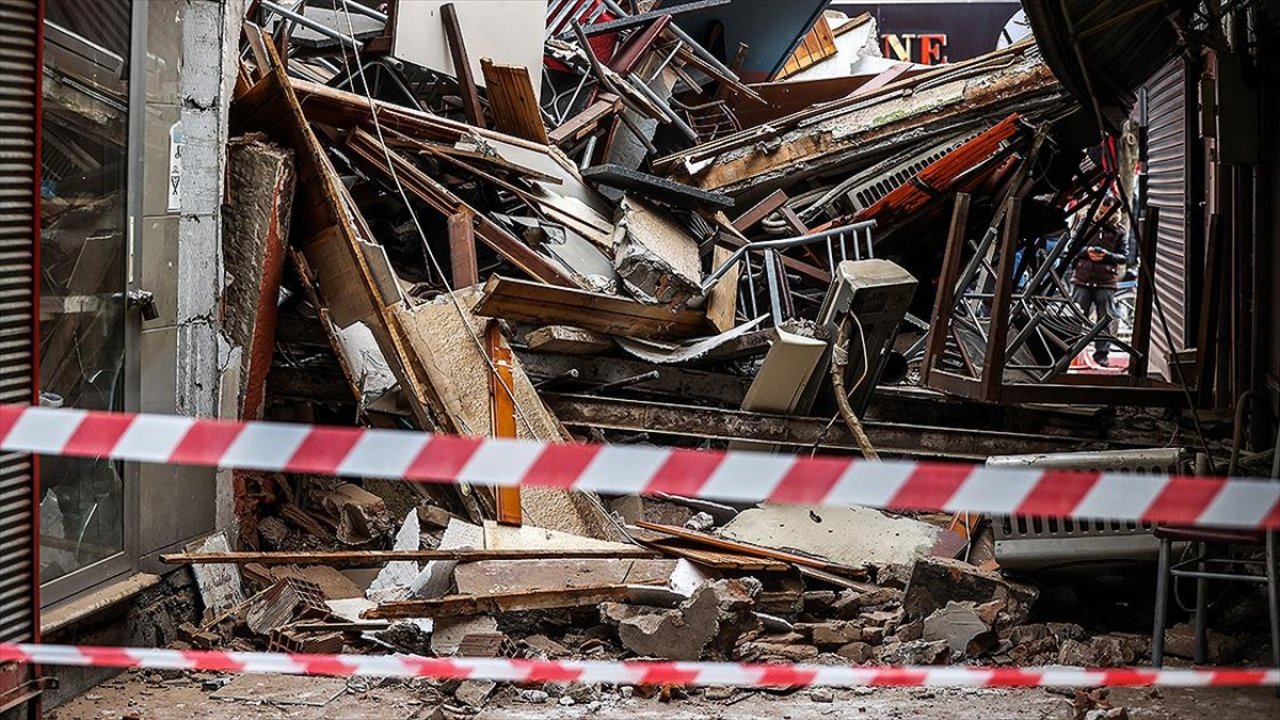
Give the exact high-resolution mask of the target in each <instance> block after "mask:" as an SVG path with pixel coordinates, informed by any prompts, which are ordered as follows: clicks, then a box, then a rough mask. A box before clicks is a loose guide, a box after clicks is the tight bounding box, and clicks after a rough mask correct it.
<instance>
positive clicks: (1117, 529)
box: [987, 448, 1187, 570]
mask: <svg viewBox="0 0 1280 720" xmlns="http://www.w3.org/2000/svg"><path fill="white" fill-rule="evenodd" d="M1186 455H1187V454H1186V452H1185V451H1184V450H1182V449H1180V448H1154V449H1150V450H1108V451H1102V452H1082V453H1054V454H1041V455H1006V456H1003V457H991V458H987V464H988V465H1000V466H1006V467H1007V466H1025V467H1049V468H1062V469H1077V470H1105V471H1107V472H1113V473H1133V474H1135V475H1142V474H1170V473H1179V472H1183V471H1184V469H1185V468H1184V467H1183V465H1184V464H1185V463H1186ZM992 530H993V531H994V535H995V541H996V559H997V560H998V561H999V562H1000V564H1001V565H1003V566H1006V567H1008V568H1010V569H1015V570H1016V569H1022V570H1026V569H1034V568H1040V567H1047V566H1054V565H1066V564H1072V563H1080V562H1087V561H1090V560H1123V559H1143V558H1145V557H1148V556H1150V555H1151V554H1152V553H1154V551H1155V549H1156V543H1155V540H1154V539H1153V538H1152V537H1151V525H1150V524H1149V523H1136V522H1133V521H1116V520H1100V519H1091V518H1064V519H1059V518H1048V517H1039V516H1030V517H1025V516H1024V517H1007V516H1006V517H997V518H993V519H992Z"/></svg>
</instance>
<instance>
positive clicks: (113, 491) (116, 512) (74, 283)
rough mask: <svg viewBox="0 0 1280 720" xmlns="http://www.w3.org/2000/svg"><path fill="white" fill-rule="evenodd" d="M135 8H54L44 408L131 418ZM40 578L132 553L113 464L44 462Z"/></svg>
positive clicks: (121, 3)
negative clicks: (126, 404)
mask: <svg viewBox="0 0 1280 720" xmlns="http://www.w3.org/2000/svg"><path fill="white" fill-rule="evenodd" d="M129 18H130V0H93V2H84V0H47V2H46V25H45V46H44V59H45V66H44V118H43V148H42V153H43V155H42V157H41V164H42V166H43V171H44V178H43V182H42V187H41V196H42V198H41V204H42V208H41V218H40V220H41V240H40V242H41V245H40V399H41V403H42V404H45V405H53V406H62V407H75V408H85V409H95V410H120V409H123V397H122V395H123V390H124V365H125V363H124V360H125V337H126V335H125V333H126V326H125V311H126V288H127V286H126V282H127V273H126V266H125V263H126V261H127V243H128V222H129V211H128V205H127V201H128V198H127V195H128V193H127V191H126V180H127V173H128V166H129V163H128V155H129V152H128V151H129V147H128V146H129V143H128V138H129V122H128V120H129V102H128V98H129V86H128V80H129V37H130V35H129V29H130V20H129ZM40 479H41V502H40V543H41V547H40V558H41V577H42V580H43V581H45V582H48V581H50V580H54V579H57V578H59V577H62V576H64V575H67V574H69V573H72V572H74V571H76V570H78V569H81V568H84V567H87V566H89V565H92V564H93V563H96V562H98V561H100V560H104V559H106V558H109V557H111V556H113V555H116V554H119V553H120V552H122V551H123V550H124V510H125V503H124V481H123V475H122V472H121V467H120V465H119V463H115V462H112V461H109V460H106V459H98V460H87V459H86V460H80V459H73V458H54V457H46V458H42V459H41V461H40Z"/></svg>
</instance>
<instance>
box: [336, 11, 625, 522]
mask: <svg viewBox="0 0 1280 720" xmlns="http://www.w3.org/2000/svg"><path fill="white" fill-rule="evenodd" d="M343 15H344V16H345V18H346V22H347V32H348V33H351V34H352V35H353V36H354V32H355V30H354V27H353V25H352V22H351V11H350V10H348V9H347V8H346V6H345V5H344V6H343ZM352 52H353V53H354V55H355V61H356V62H355V64H356V69H357V70H358V72H359V75H360V84H361V86H362V87H363V88H364V95H365V98H366V99H367V100H368V101H369V113H370V116H371V117H372V119H373V127H374V130H375V131H376V132H377V135H378V142H379V144H381V145H382V151H383V155H384V157H385V158H386V161H387V168H388V169H389V170H390V175H391V180H392V182H393V183H394V184H395V186H396V191H397V192H398V193H399V194H400V199H401V200H402V201H403V202H404V206H405V208H406V209H407V210H408V211H409V217H410V218H412V220H413V226H414V228H415V229H416V230H417V231H418V237H419V238H420V239H421V240H422V246H423V248H424V249H425V250H426V254H427V258H428V259H429V260H430V261H431V265H432V267H434V268H435V271H436V273H437V274H438V275H439V276H440V281H441V282H442V283H444V287H445V290H446V292H447V294H448V295H449V300H450V301H451V303H452V305H453V307H454V309H455V310H456V311H457V313H458V317H459V318H460V319H461V320H462V326H463V327H464V328H466V329H467V333H468V334H470V336H471V339H472V341H473V342H474V343H475V346H476V349H477V350H479V352H480V357H482V358H484V361H485V364H486V365H487V366H488V368H489V372H490V373H492V375H493V377H494V378H496V379H497V381H498V384H499V385H500V386H501V387H502V389H503V391H504V392H506V393H507V397H509V398H511V405H512V407H514V408H515V410H516V415H517V416H518V417H519V418H520V421H521V422H522V423H523V424H524V426H525V430H526V431H528V433H529V435H530V436H532V437H533V439H535V440H539V441H545V440H550V439H551V438H542V437H540V436H539V435H538V431H537V429H536V428H535V427H534V426H533V423H532V422H530V420H529V417H528V415H527V414H526V413H525V411H524V408H523V407H522V405H521V403H520V400H519V399H517V398H516V395H515V392H514V390H513V389H512V388H511V386H510V385H508V384H507V381H506V379H505V378H503V377H502V375H501V374H500V373H499V372H498V368H497V366H496V365H494V363H493V359H492V358H490V357H489V353H488V351H487V350H486V349H485V346H484V343H483V342H481V340H480V336H479V335H478V334H477V333H476V331H475V329H474V328H472V327H471V322H470V318H469V316H468V315H467V313H466V311H464V310H463V309H462V304H461V303H460V302H459V301H458V298H457V296H456V295H455V294H454V291H453V287H452V284H451V283H450V282H449V280H448V278H447V276H446V275H445V273H444V268H443V267H442V266H441V264H440V261H439V260H438V259H437V258H436V256H435V252H434V251H433V250H432V249H431V244H430V243H428V242H427V234H426V232H425V231H424V230H423V228H422V223H421V221H419V219H418V213H417V212H416V211H414V209H413V204H412V203H411V202H409V196H408V193H406V192H405V189H404V185H402V184H401V182H400V176H399V175H398V174H397V173H396V168H395V164H394V163H393V162H392V160H391V151H390V150H388V149H387V142H386V139H385V138H384V137H383V134H382V124H381V123H380V122H379V121H378V107H377V103H375V102H374V101H373V93H372V92H370V90H369V82H368V80H367V79H366V78H365V74H364V64H363V62H362V61H361V59H360V50H359V48H354V47H353V48H352ZM343 64H344V65H347V63H346V53H345V52H344V53H343ZM350 73H351V69H350V66H349V65H347V79H348V82H351V81H353V80H354V78H353V77H352V76H351V74H350ZM353 85H354V84H353ZM582 494H583V495H584V496H586V497H587V498H588V500H589V501H590V502H592V503H593V504H594V505H595V506H596V508H597V509H599V510H600V512H601V514H602V515H603V516H604V518H605V519H606V520H607V521H608V522H609V523H610V524H611V525H613V527H614V528H615V529H616V530H617V531H618V532H619V533H621V535H622V537H624V538H626V539H627V540H628V541H629V542H631V543H632V544H638V543H637V542H636V541H635V539H634V538H632V537H631V534H630V533H628V532H627V530H626V528H625V527H624V526H623V525H622V524H621V523H619V522H618V521H617V519H616V518H614V516H613V513H610V512H609V511H608V509H606V508H605V507H604V503H602V502H601V501H600V499H599V498H598V497H596V496H595V493H582Z"/></svg>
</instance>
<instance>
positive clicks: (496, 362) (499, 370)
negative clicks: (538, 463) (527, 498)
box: [485, 320, 524, 527]
mask: <svg viewBox="0 0 1280 720" xmlns="http://www.w3.org/2000/svg"><path fill="white" fill-rule="evenodd" d="M485 337H486V339H487V341H488V343H487V344H488V346H489V347H488V350H489V361H490V362H492V363H493V367H494V368H495V372H491V373H489V403H490V408H491V410H490V417H491V419H492V423H491V427H490V430H491V433H492V435H493V437H496V438H516V437H519V432H517V430H516V399H515V387H516V384H515V377H514V376H513V375H512V373H511V366H512V364H513V363H514V358H513V357H512V355H511V347H510V346H509V345H507V339H506V338H504V337H503V336H502V327H501V325H500V323H498V322H497V321H493V320H491V321H489V327H488V330H487V332H486V333H485ZM496 498H497V504H498V513H497V515H498V516H497V520H498V522H500V523H502V524H503V525H514V526H516V527H519V526H520V525H522V524H524V516H523V515H522V514H521V510H520V488H519V487H518V486H517V487H500V488H498V491H497V493H496Z"/></svg>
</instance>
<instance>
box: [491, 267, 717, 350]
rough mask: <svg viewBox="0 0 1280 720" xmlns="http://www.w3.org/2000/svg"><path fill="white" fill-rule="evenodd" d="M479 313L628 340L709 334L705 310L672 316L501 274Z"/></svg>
mask: <svg viewBox="0 0 1280 720" xmlns="http://www.w3.org/2000/svg"><path fill="white" fill-rule="evenodd" d="M475 312H476V314H477V315H484V316H486V317H497V318H505V319H508V320H519V321H523V322H528V323H534V324H538V325H546V324H557V325H573V326H574V327H580V328H585V329H587V330H594V331H596V332H599V333H604V334H605V335H623V336H627V337H641V338H680V337H694V336H697V335H703V334H706V333H707V332H708V331H709V330H710V325H709V324H708V323H707V316H706V313H705V312H702V311H698V310H682V311H680V312H678V313H673V312H671V310H670V309H669V308H667V307H664V306H661V305H645V304H643V303H639V302H636V301H634V300H628V299H626V298H623V297H619V296H617V295H606V294H604V293H595V292H590V291H587V290H576V289H572V288H562V287H554V286H551V285H544V284H541V283H536V282H529V281H527V280H513V279H511V278H505V277H499V276H495V277H492V278H490V279H489V282H488V283H486V284H485V287H484V296H483V297H482V298H481V300H480V303H479V304H478V305H476V309H475Z"/></svg>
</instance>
